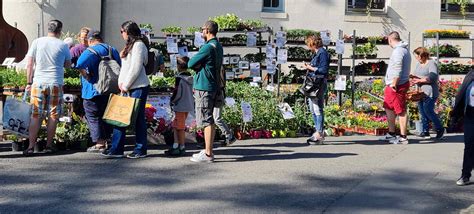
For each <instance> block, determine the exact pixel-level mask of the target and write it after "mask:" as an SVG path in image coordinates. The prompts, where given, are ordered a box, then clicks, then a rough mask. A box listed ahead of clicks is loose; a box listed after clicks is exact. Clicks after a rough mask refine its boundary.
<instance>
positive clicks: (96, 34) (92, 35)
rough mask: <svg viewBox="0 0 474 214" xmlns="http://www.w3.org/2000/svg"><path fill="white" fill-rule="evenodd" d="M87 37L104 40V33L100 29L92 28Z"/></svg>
mask: <svg viewBox="0 0 474 214" xmlns="http://www.w3.org/2000/svg"><path fill="white" fill-rule="evenodd" d="M87 39H88V40H93V39H99V40H102V35H101V33H100V31H98V30H90V31H89V33H88V34H87Z"/></svg>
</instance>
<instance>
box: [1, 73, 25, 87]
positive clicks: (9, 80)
mask: <svg viewBox="0 0 474 214" xmlns="http://www.w3.org/2000/svg"><path fill="white" fill-rule="evenodd" d="M26 80H27V79H26V72H24V71H18V72H17V71H15V69H10V68H0V83H1V85H2V86H3V87H20V86H26V83H27V81H26Z"/></svg>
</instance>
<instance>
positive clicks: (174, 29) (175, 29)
mask: <svg viewBox="0 0 474 214" xmlns="http://www.w3.org/2000/svg"><path fill="white" fill-rule="evenodd" d="M181 29H182V28H181V27H179V26H167V27H164V28H161V32H163V33H165V34H172V35H178V34H181Z"/></svg>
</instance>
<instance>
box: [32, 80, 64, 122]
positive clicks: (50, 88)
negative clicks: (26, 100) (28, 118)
mask: <svg viewBox="0 0 474 214" xmlns="http://www.w3.org/2000/svg"><path fill="white" fill-rule="evenodd" d="M30 103H31V104H32V106H33V113H32V115H33V118H42V117H44V116H45V113H47V115H46V116H49V117H51V119H53V120H58V119H59V117H60V116H61V113H62V103H63V87H62V85H58V84H33V85H32V86H31V100H30Z"/></svg>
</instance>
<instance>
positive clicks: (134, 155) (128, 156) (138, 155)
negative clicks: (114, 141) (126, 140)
mask: <svg viewBox="0 0 474 214" xmlns="http://www.w3.org/2000/svg"><path fill="white" fill-rule="evenodd" d="M127 158H130V159H138V158H146V154H139V153H135V152H132V153H130V154H128V155H127Z"/></svg>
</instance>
